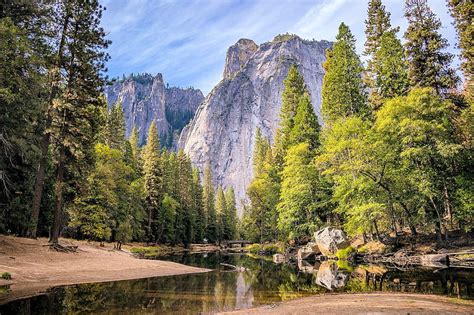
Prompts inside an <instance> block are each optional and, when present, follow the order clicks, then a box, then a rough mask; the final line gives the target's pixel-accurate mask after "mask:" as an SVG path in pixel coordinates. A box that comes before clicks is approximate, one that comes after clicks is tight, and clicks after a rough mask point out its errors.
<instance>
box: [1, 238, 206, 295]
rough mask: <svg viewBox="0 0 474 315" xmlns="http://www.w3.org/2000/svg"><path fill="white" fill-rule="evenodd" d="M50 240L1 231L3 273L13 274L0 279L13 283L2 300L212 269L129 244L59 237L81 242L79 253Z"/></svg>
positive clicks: (64, 241) (75, 244) (78, 244)
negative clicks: (143, 254)
mask: <svg viewBox="0 0 474 315" xmlns="http://www.w3.org/2000/svg"><path fill="white" fill-rule="evenodd" d="M47 244H48V240H47V239H46V238H39V239H37V240H33V239H28V238H18V237H13V236H4V235H0V274H2V273H4V272H9V273H10V274H11V275H12V280H10V281H8V280H3V279H0V286H4V285H10V289H11V290H10V291H8V292H6V293H5V292H4V293H1V291H0V304H3V303H6V302H8V301H11V300H15V299H19V298H24V297H28V296H33V295H36V294H38V293H39V292H42V291H45V290H46V289H48V288H50V287H53V286H59V285H69V284H79V283H90V282H104V281H117V280H130V279H139V278H148V277H158V276H170V275H178V274H187V273H197V272H207V271H209V270H207V269H203V268H196V267H190V266H185V265H181V264H177V263H173V262H167V261H159V260H147V259H137V258H135V257H134V256H133V255H132V254H130V252H129V251H128V250H127V248H128V247H124V250H123V251H116V250H113V248H112V247H113V245H112V244H106V245H105V247H100V246H99V244H98V243H93V242H91V243H88V242H86V241H75V240H69V239H67V240H66V239H61V240H60V244H63V245H74V246H78V249H77V252H76V253H61V252H56V251H54V250H49V247H48V246H47Z"/></svg>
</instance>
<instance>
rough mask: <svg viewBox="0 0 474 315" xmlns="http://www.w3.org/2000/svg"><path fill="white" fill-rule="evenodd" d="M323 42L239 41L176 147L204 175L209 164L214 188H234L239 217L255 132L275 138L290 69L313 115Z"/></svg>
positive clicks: (326, 44) (286, 39) (325, 45)
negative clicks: (302, 87) (298, 79)
mask: <svg viewBox="0 0 474 315" xmlns="http://www.w3.org/2000/svg"><path fill="white" fill-rule="evenodd" d="M330 47H331V43H330V42H327V41H308V40H303V39H301V38H299V37H298V36H294V35H286V36H277V37H276V38H275V39H274V40H273V41H271V42H267V43H264V44H261V45H260V46H258V45H257V44H255V43H254V42H253V41H251V40H248V39H242V40H239V41H238V42H237V43H236V44H235V45H233V46H231V47H230V48H229V50H228V52H227V57H226V65H225V71H224V78H223V79H222V81H221V82H219V83H218V84H217V86H216V87H214V89H213V90H212V91H211V92H210V93H209V95H208V96H207V97H206V98H205V100H204V101H203V103H202V104H201V105H200V106H199V108H198V110H197V112H196V115H195V117H194V118H193V120H192V121H191V123H190V124H189V125H188V126H187V127H185V128H184V129H183V131H182V133H181V136H180V139H179V147H180V148H183V149H184V151H185V152H186V153H187V154H188V155H189V157H190V158H191V161H192V162H193V163H194V164H195V165H197V166H198V167H199V168H200V169H201V170H203V169H204V168H205V167H206V165H208V164H209V165H210V167H211V170H212V172H213V175H214V180H215V184H216V185H218V184H219V185H223V186H224V188H226V187H229V186H233V187H234V189H235V194H236V200H237V204H238V208H239V214H241V209H242V201H243V200H245V199H246V190H247V187H248V185H249V183H250V181H251V180H252V177H253V167H252V155H253V146H254V143H255V134H256V130H257V128H260V130H261V131H262V134H263V135H264V136H267V137H269V138H270V139H273V137H274V135H275V131H276V129H277V128H278V123H279V115H280V108H281V93H282V91H283V80H284V79H285V78H286V76H287V74H288V69H289V68H290V66H291V65H292V64H296V65H297V67H298V70H299V71H300V73H301V74H302V75H303V77H304V79H305V82H306V85H307V87H308V90H309V92H310V93H311V101H312V104H313V107H314V110H315V112H316V114H317V115H318V116H319V113H320V107H321V84H322V80H323V75H324V70H323V66H322V64H323V62H324V61H325V54H326V49H328V48H330Z"/></svg>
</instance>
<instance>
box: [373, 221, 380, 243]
mask: <svg viewBox="0 0 474 315" xmlns="http://www.w3.org/2000/svg"><path fill="white" fill-rule="evenodd" d="M373 223H374V229H375V236H376V237H377V241H379V242H380V233H379V227H378V226H377V221H375V220H374V221H373Z"/></svg>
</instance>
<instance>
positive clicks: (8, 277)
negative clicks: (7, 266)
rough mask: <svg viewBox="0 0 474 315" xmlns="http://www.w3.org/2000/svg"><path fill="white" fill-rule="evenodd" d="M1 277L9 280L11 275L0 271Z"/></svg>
mask: <svg viewBox="0 0 474 315" xmlns="http://www.w3.org/2000/svg"><path fill="white" fill-rule="evenodd" d="M2 279H5V280H11V279H12V275H11V274H10V273H9V272H4V273H2Z"/></svg>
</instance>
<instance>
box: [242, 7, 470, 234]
mask: <svg viewBox="0 0 474 315" xmlns="http://www.w3.org/2000/svg"><path fill="white" fill-rule="evenodd" d="M448 7H449V10H450V12H451V13H452V16H453V18H454V20H455V26H456V28H457V31H458V40H459V43H458V46H459V48H460V49H461V56H460V57H461V61H462V64H461V70H462V71H463V75H464V84H463V85H460V84H459V83H460V79H459V78H458V77H457V75H456V72H455V69H453V68H451V61H452V59H453V55H451V54H449V53H447V52H446V51H445V49H446V47H447V45H448V44H447V40H446V39H445V38H443V37H442V36H441V35H440V32H439V30H440V28H441V27H442V25H441V22H440V20H439V19H438V18H437V17H436V16H435V15H434V14H433V12H432V11H431V10H430V8H429V6H428V4H427V2H426V1H425V0H407V1H406V7H405V17H406V18H407V20H408V29H407V30H406V32H405V34H404V36H403V37H404V41H403V42H402V41H400V39H399V37H398V32H399V28H398V27H395V26H392V25H391V20H390V13H389V12H387V11H386V9H385V7H384V5H383V4H382V1H381V0H371V1H369V5H368V10H367V12H368V15H367V18H366V20H365V25H366V42H365V50H364V55H365V56H367V58H368V62H367V64H366V66H365V67H364V66H363V63H362V62H361V59H360V57H359V56H358V54H357V52H356V49H355V46H356V43H355V38H354V36H353V35H352V33H351V31H350V29H349V27H348V26H347V25H345V24H344V23H342V24H341V25H340V27H339V33H338V35H337V37H336V39H337V41H336V43H335V44H334V46H333V49H332V50H328V51H327V55H326V62H325V64H324V68H325V71H326V73H325V76H324V81H323V88H322V114H323V120H324V126H322V127H321V126H320V125H319V124H318V121H317V119H316V117H315V114H314V112H313V107H312V106H311V104H310V99H309V98H308V90H307V88H306V86H305V82H304V79H303V77H302V76H301V74H300V73H299V72H298V69H297V67H296V66H294V67H292V68H291V69H290V71H289V73H288V77H287V79H286V81H285V90H284V92H283V96H282V97H283V105H282V108H281V114H280V118H281V122H280V128H279V130H278V133H277V137H276V139H275V141H274V143H273V144H272V143H271V141H270V140H271V139H267V138H265V137H263V136H262V134H261V133H260V132H258V133H257V139H256V143H255V147H254V160H253V166H254V173H255V177H254V179H253V181H252V183H251V185H250V187H249V189H248V196H249V199H250V203H249V205H248V206H247V207H246V209H245V213H244V217H243V220H242V230H243V232H242V233H243V234H244V235H245V237H247V238H249V239H251V240H253V241H258V242H267V241H275V240H279V239H281V240H296V241H304V240H305V239H306V240H307V239H308V238H309V237H310V236H311V235H312V232H314V231H316V230H317V229H319V228H321V227H323V226H326V225H337V226H341V227H343V228H344V230H346V231H347V232H348V233H349V234H350V235H352V236H356V235H362V236H363V237H364V240H365V239H367V238H369V237H372V236H374V237H375V238H377V239H380V238H381V237H382V235H383V234H385V233H387V232H393V233H396V234H398V233H402V231H403V230H407V231H410V233H411V234H412V235H416V234H417V233H419V232H423V233H431V231H436V234H437V236H438V241H439V242H444V241H447V240H449V231H450V230H455V229H464V230H465V231H472V229H473V227H474V208H473V205H474V193H473V189H472V187H473V186H474V182H473V180H474V176H473V175H474V174H473V170H474V165H473V138H472V137H473V129H472V126H473V125H474V120H473V118H474V116H473V114H474V112H473V110H474V107H473V106H474V103H473V94H472V86H473V82H472V70H473V69H472V61H473V56H472V47H473V37H472V27H470V26H469V25H471V24H472V23H471V22H469V21H471V20H472V15H473V13H474V6H473V4H472V3H471V2H469V1H448ZM361 23H362V21H361Z"/></svg>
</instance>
